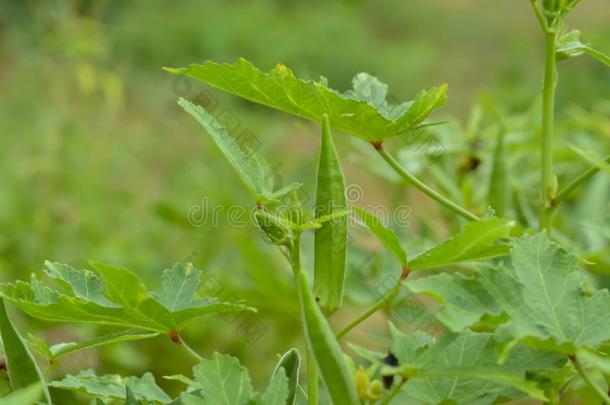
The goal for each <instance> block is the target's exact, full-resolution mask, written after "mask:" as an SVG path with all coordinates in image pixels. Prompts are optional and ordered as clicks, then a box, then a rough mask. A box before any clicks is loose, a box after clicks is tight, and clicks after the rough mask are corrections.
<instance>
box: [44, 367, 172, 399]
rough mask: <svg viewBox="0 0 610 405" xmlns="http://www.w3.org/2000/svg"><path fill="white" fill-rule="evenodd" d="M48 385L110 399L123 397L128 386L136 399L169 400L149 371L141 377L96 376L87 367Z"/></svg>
mask: <svg viewBox="0 0 610 405" xmlns="http://www.w3.org/2000/svg"><path fill="white" fill-rule="evenodd" d="M49 386H51V387H55V388H61V389H66V390H70V391H82V392H86V393H87V394H89V395H94V396H98V397H102V398H111V399H125V397H126V389H127V388H129V390H130V391H131V393H132V395H133V397H134V398H136V399H137V400H145V401H157V402H163V403H166V402H169V401H171V398H170V397H169V396H168V395H167V394H166V393H165V392H164V391H163V390H162V389H161V388H159V386H158V385H157V383H156V382H155V378H154V377H153V375H152V374H151V373H144V375H142V377H121V376H119V375H116V374H107V375H102V376H98V375H96V374H95V372H94V371H93V370H90V369H88V370H83V371H81V372H80V373H78V374H77V375H67V376H66V377H64V378H63V379H61V380H56V381H51V382H50V383H49Z"/></svg>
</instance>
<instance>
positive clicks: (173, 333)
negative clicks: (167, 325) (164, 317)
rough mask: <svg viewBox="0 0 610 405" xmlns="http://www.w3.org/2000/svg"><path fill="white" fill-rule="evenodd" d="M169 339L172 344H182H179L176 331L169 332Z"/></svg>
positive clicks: (178, 336)
mask: <svg viewBox="0 0 610 405" xmlns="http://www.w3.org/2000/svg"><path fill="white" fill-rule="evenodd" d="M169 338H170V339H171V340H172V342H174V343H175V344H177V345H179V344H181V343H182V342H180V335H178V331H177V330H173V331H171V332H169Z"/></svg>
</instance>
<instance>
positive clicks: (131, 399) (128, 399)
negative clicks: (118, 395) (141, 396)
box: [125, 387, 140, 405]
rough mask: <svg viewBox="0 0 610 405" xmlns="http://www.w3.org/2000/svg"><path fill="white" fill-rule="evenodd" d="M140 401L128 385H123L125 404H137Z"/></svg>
mask: <svg viewBox="0 0 610 405" xmlns="http://www.w3.org/2000/svg"><path fill="white" fill-rule="evenodd" d="M139 404H140V401H138V399H137V398H136V396H135V394H134V393H133V391H132V390H131V388H129V387H125V405H139Z"/></svg>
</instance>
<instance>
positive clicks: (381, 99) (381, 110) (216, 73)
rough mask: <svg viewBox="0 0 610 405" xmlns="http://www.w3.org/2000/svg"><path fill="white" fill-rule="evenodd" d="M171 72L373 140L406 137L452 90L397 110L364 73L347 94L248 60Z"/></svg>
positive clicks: (435, 91) (438, 90)
mask: <svg viewBox="0 0 610 405" xmlns="http://www.w3.org/2000/svg"><path fill="white" fill-rule="evenodd" d="M166 70H167V71H168V72H171V73H176V74H181V75H185V76H188V77H191V78H194V79H197V80H201V81H202V82H204V83H207V84H209V85H211V86H214V87H217V88H219V89H222V90H224V91H226V92H228V93H231V94H234V95H236V96H239V97H243V98H245V99H247V100H250V101H253V102H256V103H260V104H263V105H266V106H268V107H271V108H275V109H277V110H280V111H284V112H287V113H290V114H293V115H297V116H299V117H302V118H307V119H310V120H313V121H316V122H321V121H322V116H323V115H324V114H328V118H329V120H330V122H331V125H332V126H333V127H334V128H336V129H339V130H341V131H343V132H346V133H348V134H350V135H354V136H356V137H358V138H361V139H364V140H366V141H369V142H373V141H383V140H386V139H388V138H392V137H394V136H396V135H400V134H407V133H408V132H409V131H410V130H412V129H414V128H416V127H417V126H418V125H420V124H422V123H423V121H424V120H425V119H426V118H428V116H429V115H430V113H431V112H432V111H434V110H435V109H437V108H439V107H442V106H443V105H444V104H445V101H446V91H447V86H446V85H441V86H439V87H434V88H431V89H430V90H424V91H422V92H420V93H419V94H418V95H417V96H416V97H415V99H414V100H413V101H411V102H405V103H402V104H400V105H397V106H394V105H390V104H389V103H388V102H387V101H386V100H385V95H386V92H387V87H386V86H385V85H384V84H382V83H380V82H379V81H378V80H377V79H376V78H374V77H372V76H369V75H367V74H364V73H363V74H360V75H358V76H356V78H355V79H354V89H353V90H350V91H348V92H347V93H343V94H342V93H340V92H338V91H336V90H333V89H331V88H329V87H328V85H327V81H326V79H325V78H321V79H320V80H319V81H306V80H302V79H299V78H297V77H295V75H294V73H293V72H292V71H291V70H290V69H289V68H287V67H286V66H284V65H278V66H276V67H275V68H274V69H272V70H271V71H270V72H269V73H262V72H261V71H260V70H258V69H257V68H256V67H255V66H254V65H253V64H252V63H250V62H248V61H247V60H245V59H239V60H238V61H237V62H236V63H235V64H219V63H216V62H211V61H208V62H205V63H204V64H203V65H191V66H189V67H186V68H179V69H175V68H166Z"/></svg>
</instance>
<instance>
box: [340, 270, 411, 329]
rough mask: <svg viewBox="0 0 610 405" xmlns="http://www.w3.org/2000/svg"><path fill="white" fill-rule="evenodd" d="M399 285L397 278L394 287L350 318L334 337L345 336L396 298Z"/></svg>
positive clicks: (400, 281)
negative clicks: (360, 312) (359, 313)
mask: <svg viewBox="0 0 610 405" xmlns="http://www.w3.org/2000/svg"><path fill="white" fill-rule="evenodd" d="M401 286H402V280H398V283H396V285H395V286H394V287H392V289H391V290H390V291H388V292H387V293H386V294H385V295H384V296H383V297H381V299H380V300H379V301H377V302H376V303H374V304H373V305H372V306H371V307H369V308H368V309H367V310H366V311H364V312H363V313H362V314H361V315H360V316H358V317H357V318H355V319H354V320H352V321H351V322H350V323H348V324H347V325H346V326H345V327H343V328H342V329H341V330H340V331H339V332H337V333H336V334H335V337H336V338H337V339H341V338H342V337H343V336H345V335H346V334H347V333H349V332H350V331H351V330H352V329H354V328H355V327H356V326H358V325H359V324H361V323H362V322H364V321H365V320H366V319H367V318H369V317H370V316H371V315H373V314H374V313H375V312H377V311H378V310H380V309H382V308H384V307H385V306H387V305H388V304H390V303H391V302H392V301H393V300H394V298H396V295H398V292H399V291H400V287H401Z"/></svg>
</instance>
